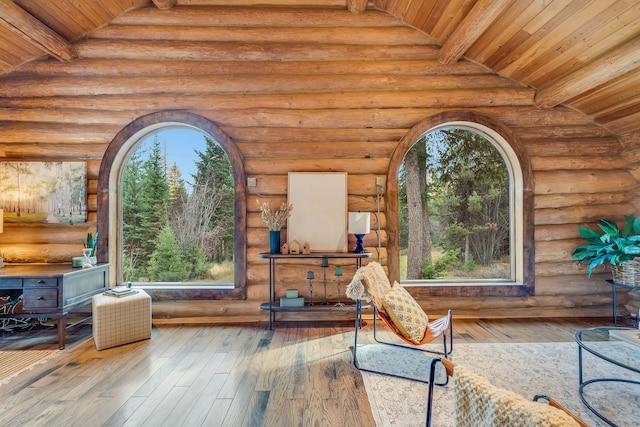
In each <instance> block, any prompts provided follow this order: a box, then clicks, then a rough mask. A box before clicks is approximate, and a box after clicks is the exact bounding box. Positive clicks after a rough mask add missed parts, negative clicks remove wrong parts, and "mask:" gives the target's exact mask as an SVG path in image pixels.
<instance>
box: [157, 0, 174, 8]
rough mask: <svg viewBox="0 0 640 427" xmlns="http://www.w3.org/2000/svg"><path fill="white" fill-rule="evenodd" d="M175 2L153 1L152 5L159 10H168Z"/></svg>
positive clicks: (172, 0) (170, 0)
mask: <svg viewBox="0 0 640 427" xmlns="http://www.w3.org/2000/svg"><path fill="white" fill-rule="evenodd" d="M176 3H177V0H153V4H155V5H156V7H157V8H158V9H160V10H169V9H171V8H172V7H174V6H175V5H176Z"/></svg>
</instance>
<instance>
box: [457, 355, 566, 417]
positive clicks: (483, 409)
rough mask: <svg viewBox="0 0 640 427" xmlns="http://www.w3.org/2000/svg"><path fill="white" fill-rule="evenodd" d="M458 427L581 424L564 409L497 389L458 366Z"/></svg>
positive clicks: (485, 380)
mask: <svg viewBox="0 0 640 427" xmlns="http://www.w3.org/2000/svg"><path fill="white" fill-rule="evenodd" d="M453 393H454V411H455V412H454V413H455V420H456V426H457V427H484V426H487V427H491V426H519V427H536V426H545V427H565V426H566V427H569V426H578V425H579V424H578V423H577V422H576V421H575V420H574V419H573V418H572V417H571V416H569V415H568V414H567V413H565V412H563V411H561V410H560V409H557V408H554V407H552V406H549V405H547V404H546V403H538V402H533V401H530V400H527V399H525V398H524V397H522V396H520V395H518V394H516V393H513V392H510V391H507V390H504V389H501V388H498V387H495V386H493V385H492V384H491V383H490V382H489V381H488V380H487V379H485V378H483V377H480V376H478V375H476V374H474V373H473V372H471V371H469V370H467V369H465V368H464V367H462V366H459V365H457V366H456V367H455V370H454V373H453Z"/></svg>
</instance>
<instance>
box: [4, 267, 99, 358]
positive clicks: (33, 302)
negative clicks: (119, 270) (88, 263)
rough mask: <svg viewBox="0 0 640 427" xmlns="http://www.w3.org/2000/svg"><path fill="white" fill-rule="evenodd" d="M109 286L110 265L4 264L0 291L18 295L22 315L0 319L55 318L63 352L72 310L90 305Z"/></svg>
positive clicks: (9, 315)
mask: <svg viewBox="0 0 640 427" xmlns="http://www.w3.org/2000/svg"><path fill="white" fill-rule="evenodd" d="M108 287H109V264H100V265H97V266H95V267H92V268H72V267H71V264H14V265H6V266H5V267H4V268H0V292H3V293H11V292H14V293H18V292H21V293H22V295H23V300H22V305H23V312H22V313H16V314H14V313H11V314H3V315H0V317H4V318H6V317H14V318H25V317H55V318H56V320H57V324H58V346H59V347H60V349H61V350H62V349H63V348H64V346H65V331H66V328H67V316H68V315H69V313H70V312H71V310H73V309H76V308H79V307H82V306H84V305H87V304H90V303H91V297H93V296H94V295H96V294H99V293H101V292H104V291H106V290H107V289H108ZM88 314H89V316H91V313H88ZM89 316H88V317H89Z"/></svg>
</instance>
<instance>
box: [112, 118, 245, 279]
mask: <svg viewBox="0 0 640 427" xmlns="http://www.w3.org/2000/svg"><path fill="white" fill-rule="evenodd" d="M122 189H123V190H122V252H121V253H122V255H121V256H122V264H121V265H122V272H123V279H124V281H131V282H135V283H138V284H142V283H149V284H154V285H157V284H167V285H172V286H175V285H184V286H196V285H203V284H215V283H219V284H229V283H233V281H234V262H233V254H234V240H233V236H234V197H235V196H234V185H233V171H232V168H231V164H230V162H229V158H228V156H227V154H226V153H225V151H224V150H223V149H222V147H220V145H219V144H217V143H216V142H215V141H214V140H212V139H211V138H210V137H208V136H206V135H204V134H202V133H201V132H198V131H195V130H191V129H169V130H162V131H160V132H157V133H155V134H153V135H151V136H148V137H146V138H145V139H144V140H142V141H141V142H140V143H139V145H138V146H137V148H136V149H135V151H134V152H133V153H132V154H131V156H130V157H129V159H128V161H127V163H126V166H125V169H124V174H123V182H122Z"/></svg>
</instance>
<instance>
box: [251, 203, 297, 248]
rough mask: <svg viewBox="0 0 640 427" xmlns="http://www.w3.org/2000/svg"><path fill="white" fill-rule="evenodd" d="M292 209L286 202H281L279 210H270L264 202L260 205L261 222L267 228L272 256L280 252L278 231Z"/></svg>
mask: <svg viewBox="0 0 640 427" xmlns="http://www.w3.org/2000/svg"><path fill="white" fill-rule="evenodd" d="M256 202H258V204H259V203H260V202H259V201H257V200H256ZM292 209H293V205H290V204H287V203H286V202H282V204H281V205H280V208H279V209H272V208H271V206H270V205H269V203H266V202H265V203H263V204H262V205H260V210H261V211H262V220H263V221H264V223H265V224H267V227H269V252H270V253H272V254H276V253H278V252H280V229H281V228H282V227H283V226H284V224H285V223H286V222H287V218H289V216H290V215H291V210H292Z"/></svg>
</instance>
